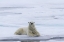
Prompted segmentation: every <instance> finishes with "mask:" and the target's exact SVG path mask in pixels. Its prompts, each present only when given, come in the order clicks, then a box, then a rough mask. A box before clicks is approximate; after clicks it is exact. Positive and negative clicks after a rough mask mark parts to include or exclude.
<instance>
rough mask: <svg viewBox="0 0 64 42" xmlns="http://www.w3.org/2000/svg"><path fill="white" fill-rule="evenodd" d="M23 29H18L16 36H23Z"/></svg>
mask: <svg viewBox="0 0 64 42" xmlns="http://www.w3.org/2000/svg"><path fill="white" fill-rule="evenodd" d="M22 32H23V28H20V29H18V30H17V31H16V32H15V33H14V34H15V35H22Z"/></svg>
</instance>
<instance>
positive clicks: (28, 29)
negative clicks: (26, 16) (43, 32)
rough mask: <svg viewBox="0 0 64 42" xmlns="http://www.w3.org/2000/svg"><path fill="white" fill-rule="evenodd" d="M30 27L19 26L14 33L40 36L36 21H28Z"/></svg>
mask: <svg viewBox="0 0 64 42" xmlns="http://www.w3.org/2000/svg"><path fill="white" fill-rule="evenodd" d="M28 23H29V25H28V27H24V28H19V29H18V30H17V31H16V32H15V33H14V34H15V35H27V36H29V37H38V36H40V33H39V32H38V31H37V30H36V27H35V24H34V23H35V22H28ZM21 42H40V41H21Z"/></svg>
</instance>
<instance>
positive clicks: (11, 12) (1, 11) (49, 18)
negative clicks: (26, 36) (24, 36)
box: [0, 0, 64, 42]
mask: <svg viewBox="0 0 64 42" xmlns="http://www.w3.org/2000/svg"><path fill="white" fill-rule="evenodd" d="M29 21H34V22H35V25H36V28H37V30H38V31H39V32H40V34H41V36H44V35H64V0H0V37H9V36H13V35H14V32H15V31H16V30H17V29H18V28H20V27H25V26H26V27H27V26H28V22H29ZM44 42H64V41H58V40H57V41H55V40H50V41H44Z"/></svg>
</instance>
